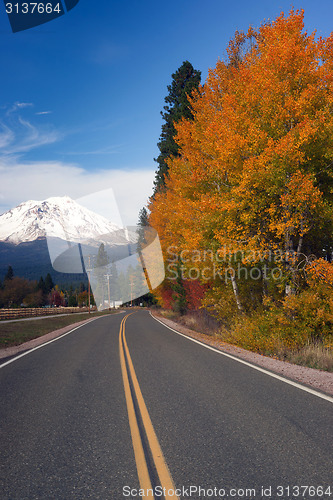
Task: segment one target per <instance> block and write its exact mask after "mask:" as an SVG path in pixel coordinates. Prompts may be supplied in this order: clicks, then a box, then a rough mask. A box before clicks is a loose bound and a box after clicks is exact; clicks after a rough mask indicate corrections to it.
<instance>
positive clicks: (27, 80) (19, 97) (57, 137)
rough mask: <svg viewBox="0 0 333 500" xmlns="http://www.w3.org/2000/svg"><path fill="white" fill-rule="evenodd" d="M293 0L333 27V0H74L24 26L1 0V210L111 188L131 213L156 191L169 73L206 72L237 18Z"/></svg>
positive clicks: (323, 27) (244, 21)
mask: <svg viewBox="0 0 333 500" xmlns="http://www.w3.org/2000/svg"><path fill="white" fill-rule="evenodd" d="M291 5H293V6H294V7H295V8H304V10H305V27H306V29H307V30H308V31H309V32H312V31H313V30H317V33H318V35H321V36H328V35H329V34H330V32H331V31H332V30H333V25H332V21H331V20H332V18H333V1H332V0H318V1H316V2H314V1H313V0H303V1H299V0H294V2H293V3H291V2H290V1H284V0H277V1H275V0H270V1H267V0H253V1H251V2H249V1H248V0H238V1H237V2H236V1H235V2H230V1H229V0H228V1H226V0H206V1H205V2H203V1H202V0H201V1H198V0H177V1H175V0H168V1H166V0H165V1H161V0H154V1H152V0H141V1H137V0H129V1H127V2H126V1H124V0H121V1H120V0H117V1H113V0H99V1H96V0H80V1H79V3H78V5H77V6H76V7H75V8H74V9H72V10H71V11H70V12H68V13H67V14H66V15H64V16H62V17H60V18H58V19H55V20H53V21H51V22H49V23H47V24H44V25H42V26H39V27H36V28H32V29H30V30H26V31H23V32H19V33H12V32H11V28H10V25H9V21H8V18H7V16H6V13H5V8H4V6H3V4H0V43H1V50H0V61H1V69H2V71H1V86H0V89H1V91H0V213H3V212H4V211H6V210H8V209H10V208H12V207H14V206H16V205H17V204H19V203H21V202H23V201H26V200H28V199H39V200H42V199H45V198H47V197H50V196H63V195H69V196H71V197H73V198H78V197H80V196H84V195H88V194H91V193H93V192H97V191H99V190H101V189H107V188H113V190H114V193H115V197H116V199H117V201H118V204H119V209H120V212H121V214H122V215H123V218H124V222H126V223H134V222H135V221H136V220H137V212H138V210H139V208H140V207H142V206H143V205H145V203H146V201H147V198H148V196H149V195H150V194H151V191H152V183H153V179H154V171H155V169H156V163H155V162H154V161H153V158H154V157H156V156H157V155H158V149H157V142H158V140H159V135H160V131H161V125H162V119H161V116H160V111H161V110H162V108H163V105H164V97H165V96H166V94H167V85H168V84H169V83H170V82H171V74H172V73H173V72H175V71H176V70H177V68H178V67H179V66H180V65H181V64H182V62H183V61H184V60H189V61H190V62H191V63H192V64H193V66H194V67H195V68H196V69H199V70H201V71H202V77H203V81H204V80H205V79H206V77H207V72H208V68H212V67H214V66H215V65H216V62H217V60H218V58H221V59H222V58H223V57H224V56H225V49H226V46H227V44H228V41H229V40H230V38H232V37H233V35H234V32H235V30H236V29H238V30H246V29H247V28H248V26H249V25H250V24H251V25H253V26H255V27H256V26H259V25H260V23H261V22H262V21H263V20H264V19H268V18H270V19H273V18H275V17H276V16H277V15H278V14H279V13H280V12H281V11H284V12H285V13H287V12H288V11H289V10H290V7H291Z"/></svg>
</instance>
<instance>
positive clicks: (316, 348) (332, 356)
mask: <svg viewBox="0 0 333 500" xmlns="http://www.w3.org/2000/svg"><path fill="white" fill-rule="evenodd" d="M286 360H287V361H289V362H290V363H294V364H296V365H302V366H308V367H310V368H316V369H317V370H325V371H328V372H333V349H330V348H329V347H325V346H323V345H308V346H306V347H303V348H302V349H300V350H298V351H296V352H291V353H287V355H286Z"/></svg>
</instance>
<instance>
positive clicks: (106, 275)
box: [104, 274, 112, 309]
mask: <svg viewBox="0 0 333 500" xmlns="http://www.w3.org/2000/svg"><path fill="white" fill-rule="evenodd" d="M104 276H105V277H106V278H107V280H108V296H109V309H111V294H110V278H111V276H112V274H104Z"/></svg>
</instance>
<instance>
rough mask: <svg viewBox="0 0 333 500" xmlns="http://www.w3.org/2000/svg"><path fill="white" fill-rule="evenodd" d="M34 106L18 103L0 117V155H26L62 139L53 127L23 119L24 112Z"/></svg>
mask: <svg viewBox="0 0 333 500" xmlns="http://www.w3.org/2000/svg"><path fill="white" fill-rule="evenodd" d="M32 106H33V104H32V103H25V102H16V103H15V104H13V106H11V107H10V108H9V109H7V111H5V113H4V114H3V116H2V117H1V116H0V155H1V154H2V155H12V154H19V153H25V152H28V151H31V150H32V149H35V148H37V147H40V146H43V145H46V144H52V143H54V142H56V141H58V140H59V139H60V138H61V135H60V133H59V132H58V131H56V130H55V129H53V128H52V127H46V126H40V125H36V124H34V123H33V122H32V120H31V119H30V118H23V117H22V112H23V110H24V109H25V108H30V107H32Z"/></svg>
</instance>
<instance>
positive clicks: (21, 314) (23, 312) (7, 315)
mask: <svg viewBox="0 0 333 500" xmlns="http://www.w3.org/2000/svg"><path fill="white" fill-rule="evenodd" d="M95 309H96V308H94V309H92V310H95ZM88 311H89V308H88V307H36V308H29V307H22V308H18V309H0V321H1V320H4V319H19V318H33V317H34V316H48V315H55V314H71V313H81V312H88Z"/></svg>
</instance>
